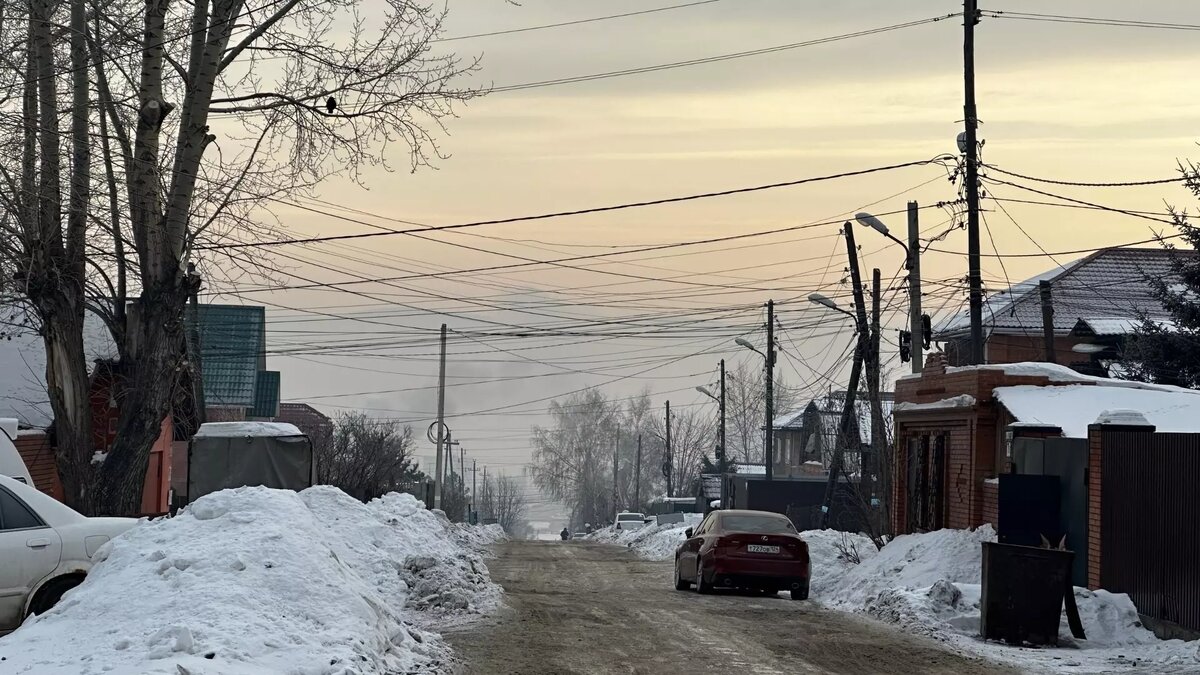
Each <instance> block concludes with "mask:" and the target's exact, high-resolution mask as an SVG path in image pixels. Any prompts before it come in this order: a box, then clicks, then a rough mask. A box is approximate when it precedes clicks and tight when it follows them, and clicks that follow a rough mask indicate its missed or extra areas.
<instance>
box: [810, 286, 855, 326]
mask: <svg viewBox="0 0 1200 675" xmlns="http://www.w3.org/2000/svg"><path fill="white" fill-rule="evenodd" d="M808 301H809V302H811V303H813V304H814V305H821V306H822V307H827V308H829V309H832V310H833V311H835V312H841V313H842V314H845V315H846V316H848V317H850V318H851V319H854V322H855V324H856V325H857V323H858V317H856V316H854V313H853V312H850V311H848V310H845V309H842V308H841V307H838V304H837V303H836V302H834V301H833V300H830V299H829V298H827V297H825V296H824V295H821V294H820V293H812V294H810V295H809V296H808Z"/></svg>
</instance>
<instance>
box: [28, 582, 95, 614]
mask: <svg viewBox="0 0 1200 675" xmlns="http://www.w3.org/2000/svg"><path fill="white" fill-rule="evenodd" d="M81 583H83V577H82V576H75V575H71V576H65V577H59V578H58V579H52V580H50V581H48V582H46V585H45V586H42V588H41V589H40V590H39V591H38V592H37V595H35V596H33V602H30V603H29V613H30V614H45V613H46V612H47V611H49V610H50V608H51V607H53V606H55V605H57V604H58V601H59V600H62V596H63V595H64V594H66V592H67V591H69V590H71V589H72V588H75V587H76V586H78V585H79V584H81Z"/></svg>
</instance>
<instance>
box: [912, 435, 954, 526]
mask: <svg viewBox="0 0 1200 675" xmlns="http://www.w3.org/2000/svg"><path fill="white" fill-rule="evenodd" d="M945 484H946V436H945V435H944V434H938V435H936V436H932V437H931V436H919V437H916V438H910V439H909V440H908V504H907V506H908V509H907V511H908V531H909V532H928V531H929V530H939V529H941V528H943V527H945V522H946V514H945V505H946V494H945Z"/></svg>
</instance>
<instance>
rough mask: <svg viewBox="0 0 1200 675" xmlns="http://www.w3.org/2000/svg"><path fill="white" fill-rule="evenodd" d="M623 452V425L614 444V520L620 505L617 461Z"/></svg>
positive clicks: (618, 428) (619, 428)
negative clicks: (618, 503) (618, 501)
mask: <svg viewBox="0 0 1200 675" xmlns="http://www.w3.org/2000/svg"><path fill="white" fill-rule="evenodd" d="M620 453H621V427H617V442H616V444H614V445H613V521H614V522H615V521H616V519H617V513H618V512H620V507H618V506H617V462H619V461H620V459H619V457H620Z"/></svg>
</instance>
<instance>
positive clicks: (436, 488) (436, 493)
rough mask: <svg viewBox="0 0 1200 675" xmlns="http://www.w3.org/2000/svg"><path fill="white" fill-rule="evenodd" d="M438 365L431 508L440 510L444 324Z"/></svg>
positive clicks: (444, 406) (444, 408)
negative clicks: (435, 439)
mask: <svg viewBox="0 0 1200 675" xmlns="http://www.w3.org/2000/svg"><path fill="white" fill-rule="evenodd" d="M438 363H439V365H438V404H437V462H436V466H435V467H434V474H435V475H434V477H433V502H434V503H433V507H434V508H437V509H440V508H442V484H443V483H444V482H445V475H444V474H443V471H444V465H443V462H444V461H445V459H444V457H443V451H444V450H445V447H444V446H443V445H442V441H443V438H442V435H443V434H444V433H445V430H446V324H442V339H441V358H440V359H439V361H438Z"/></svg>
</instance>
